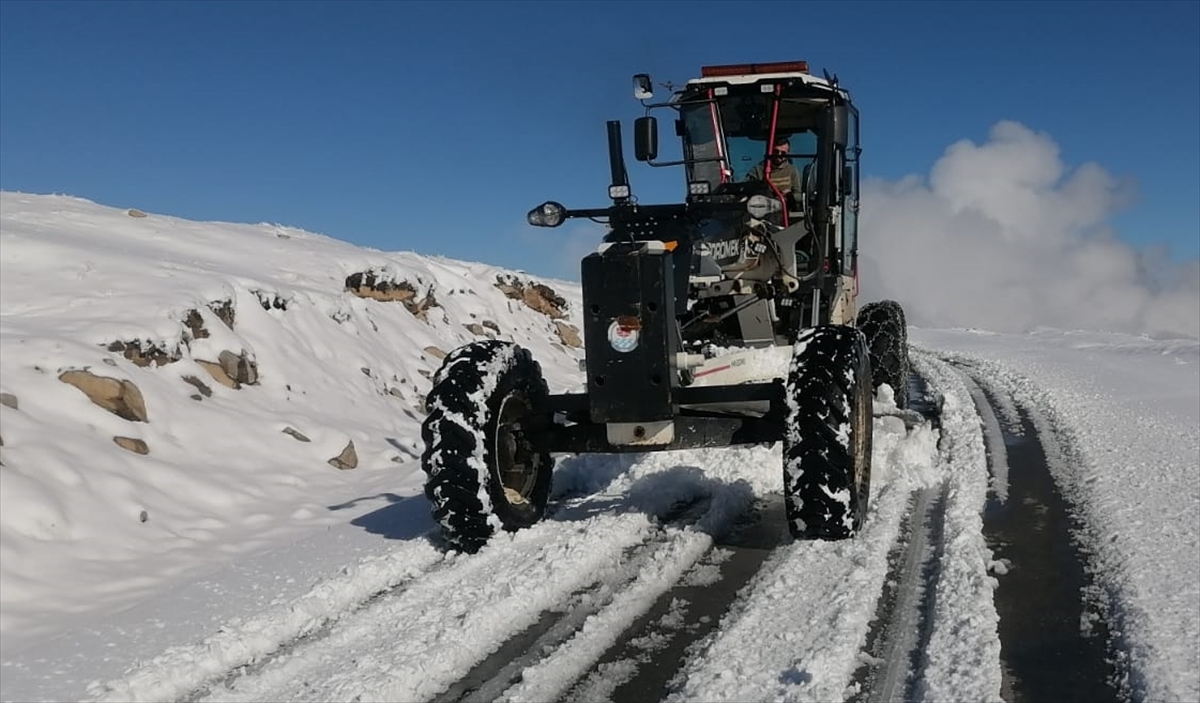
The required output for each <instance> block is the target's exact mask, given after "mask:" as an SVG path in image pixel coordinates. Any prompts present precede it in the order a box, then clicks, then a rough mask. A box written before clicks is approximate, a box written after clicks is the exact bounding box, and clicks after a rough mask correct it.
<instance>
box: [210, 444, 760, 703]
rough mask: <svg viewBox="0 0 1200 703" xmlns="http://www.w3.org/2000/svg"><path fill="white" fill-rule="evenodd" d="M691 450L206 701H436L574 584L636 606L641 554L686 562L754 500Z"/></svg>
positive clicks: (387, 602)
mask: <svg viewBox="0 0 1200 703" xmlns="http://www.w3.org/2000/svg"><path fill="white" fill-rule="evenodd" d="M679 458H680V457H679V456H675V457H671V456H658V457H655V456H652V457H649V458H647V459H645V460H643V461H642V462H641V463H640V464H638V465H636V466H635V467H634V469H633V470H632V471H631V472H630V473H631V475H630V476H624V477H621V478H618V480H617V481H616V482H615V484H616V486H615V487H616V489H618V491H616V492H614V491H612V490H610V492H608V493H603V494H599V495H594V496H590V497H588V498H585V499H580V500H577V501H572V502H571V503H570V504H568V505H566V506H564V507H562V508H561V509H559V510H558V511H557V512H556V513H555V515H554V516H553V519H550V520H548V521H544V522H542V523H539V524H538V525H536V526H534V527H532V528H529V529H526V530H522V531H520V532H518V533H515V534H500V535H497V536H496V538H494V539H493V540H492V541H491V542H490V543H489V544H488V545H487V546H486V547H484V549H482V550H481V551H480V552H479V553H478V554H475V555H471V556H469V557H468V556H457V557H454V558H453V561H454V562H455V563H454V564H453V565H452V566H450V567H449V568H444V569H439V570H436V571H434V572H432V573H429V574H427V575H426V576H424V577H423V578H420V579H418V580H416V581H414V582H413V583H411V584H409V586H408V587H407V588H405V589H403V590H402V591H400V592H397V593H395V594H389V595H387V596H385V597H383V598H381V599H379V601H378V602H377V603H375V604H374V605H373V606H372V607H370V608H368V609H364V610H362V611H360V612H358V613H354V614H353V615H351V616H349V617H346V618H343V619H342V620H341V621H339V622H338V623H337V624H336V626H335V627H333V628H332V629H331V631H330V632H328V633H327V634H326V635H325V636H324V637H322V638H321V639H319V640H315V641H312V642H309V643H303V644H302V645H300V646H298V647H296V648H295V649H294V650H293V651H292V652H289V653H288V654H286V655H283V656H280V657H277V658H276V659H274V660H272V661H271V662H269V663H267V664H266V665H265V666H263V667H261V668H260V669H258V670H256V671H254V672H253V673H252V674H248V675H247V676H244V677H241V678H239V679H237V680H235V681H233V682H232V683H231V684H230V685H228V686H225V687H222V688H219V689H213V690H212V691H210V692H209V694H208V695H207V696H205V697H204V698H201V699H200V700H235V701H236V700H294V701H306V700H427V699H430V698H433V697H435V696H438V695H440V694H442V693H443V692H445V691H446V690H447V687H449V686H451V685H452V684H454V683H455V682H456V681H458V680H460V679H461V678H462V677H463V676H464V675H465V674H466V673H467V672H469V671H470V670H471V669H472V667H474V666H476V665H477V664H479V663H480V662H481V661H484V660H485V659H486V658H487V657H488V656H489V654H490V653H492V652H494V651H495V650H496V649H497V648H498V647H500V646H501V643H503V642H504V641H506V640H508V639H509V638H510V637H512V636H514V635H516V634H518V633H520V632H521V631H523V630H526V629H527V628H529V627H531V626H533V625H535V623H537V621H538V620H539V619H540V618H541V617H542V614H543V613H544V612H546V611H547V610H550V609H553V608H556V607H561V606H562V604H563V603H565V602H568V601H569V599H570V598H571V597H572V594H579V593H581V592H583V591H586V590H587V589H589V588H591V587H599V588H601V589H605V588H607V589H610V590H612V591H614V592H616V593H617V594H618V595H617V597H616V598H614V606H617V607H616V608H614V606H610V607H609V608H608V609H607V610H606V612H610V613H611V612H618V611H620V610H621V608H622V607H624V608H633V609H636V608H637V607H638V603H637V602H636V600H634V601H630V599H629V598H628V593H629V592H630V591H636V589H625V588H624V584H623V581H622V579H623V578H626V575H625V571H626V570H625V569H624V567H623V565H624V564H625V563H626V562H627V561H628V560H629V559H630V553H631V552H642V551H648V552H652V555H651V556H650V557H649V558H648V560H647V561H648V565H647V568H644V569H642V570H640V571H639V572H638V574H637V577H638V578H641V579H644V578H645V577H646V576H647V575H648V574H652V573H655V572H658V573H662V574H667V573H669V572H670V571H671V570H672V569H673V568H686V566H687V565H690V564H691V563H692V562H693V561H694V560H695V559H696V558H698V556H699V554H700V553H702V551H703V550H699V551H698V550H697V549H696V545H698V544H703V543H704V542H705V541H706V540H711V537H709V536H708V535H707V534H706V533H705V531H706V530H710V531H715V530H717V529H719V528H720V526H721V525H722V524H723V523H725V522H728V521H731V520H732V519H734V518H735V517H736V516H737V515H738V514H740V513H741V512H743V511H744V510H745V508H746V507H747V506H748V505H749V504H750V502H751V500H752V496H753V490H752V488H751V487H750V485H749V484H747V483H745V482H744V481H740V480H739V481H734V482H726V481H723V480H721V479H719V478H712V477H709V476H706V475H705V473H704V472H702V471H700V470H699V469H698V468H696V467H693V466H686V465H681V464H680V463H679V461H678V460H679ZM699 500H708V501H709V504H708V507H707V510H706V511H705V512H704V515H703V516H702V517H701V518H700V520H699V522H698V523H697V524H696V525H695V526H687V525H682V526H681V525H675V524H662V523H661V521H660V518H659V517H658V516H661V515H665V514H667V513H668V512H669V511H670V510H671V509H672V508H673V506H675V505H677V504H678V503H679V502H680V501H699ZM681 564H682V565H683V566H682V567H680V566H679V565H681ZM635 616H636V613H633V614H631V615H630V616H629V617H635ZM584 629H587V627H586V625H585V628H584Z"/></svg>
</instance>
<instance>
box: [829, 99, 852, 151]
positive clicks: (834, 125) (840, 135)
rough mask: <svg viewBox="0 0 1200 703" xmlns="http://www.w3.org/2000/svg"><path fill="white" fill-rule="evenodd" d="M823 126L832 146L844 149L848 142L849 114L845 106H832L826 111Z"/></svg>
mask: <svg viewBox="0 0 1200 703" xmlns="http://www.w3.org/2000/svg"><path fill="white" fill-rule="evenodd" d="M825 126H826V128H827V129H828V131H829V135H830V137H831V138H832V139H833V143H834V144H837V145H838V146H841V147H844V146H846V142H848V141H850V113H849V110H847V109H846V106H845V105H833V106H832V107H830V108H828V109H827V110H826V112H825Z"/></svg>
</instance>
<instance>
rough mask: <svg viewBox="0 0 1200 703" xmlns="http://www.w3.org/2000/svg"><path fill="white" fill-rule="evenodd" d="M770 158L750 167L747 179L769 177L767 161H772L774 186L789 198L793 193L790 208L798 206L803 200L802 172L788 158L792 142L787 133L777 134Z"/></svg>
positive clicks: (771, 180)
mask: <svg viewBox="0 0 1200 703" xmlns="http://www.w3.org/2000/svg"><path fill="white" fill-rule="evenodd" d="M772 147H773V148H772V149H771V157H770V159H769V160H768V159H763V160H762V161H761V162H759V163H758V164H757V165H756V166H755V167H754V168H752V169H750V173H748V174H746V181H763V180H766V178H767V163H768V161H769V162H770V166H771V171H770V176H769V178H770V182H771V185H772V186H774V188H775V190H776V191H778V194H779V195H781V196H783V197H784V198H787V196H788V194H791V196H792V197H791V199H790V200H791V203H790V206H789V209H790V208H793V207H798V204H799V203H800V202H801V198H800V172H799V171H797V170H796V167H795V166H793V165H792V162H791V161H790V160H789V159H788V158H787V154H788V153H789V152H790V151H791V150H792V144H791V142H790V141H788V137H787V136H786V135H777V136H776V137H775V143H774V144H773V145H772Z"/></svg>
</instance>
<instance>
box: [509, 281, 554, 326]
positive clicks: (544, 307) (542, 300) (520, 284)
mask: <svg viewBox="0 0 1200 703" xmlns="http://www.w3.org/2000/svg"><path fill="white" fill-rule="evenodd" d="M496 287H497V288H499V289H500V291H501V292H502V293H504V294H505V295H507V296H508V297H510V298H512V299H513V300H520V301H521V302H522V303H525V304H526V305H527V306H529V307H530V308H532V309H533V310H536V311H538V312H540V313H542V314H543V315H545V316H547V317H549V318H550V319H552V320H557V319H560V318H564V317H566V316H567V312H566V309H567V301H566V299H565V298H563V297H562V296H561V295H559V294H558V293H556V292H555V291H554V289H553V288H551V287H550V286H548V285H546V284H544V283H535V282H533V281H528V282H526V281H522V280H521V279H519V278H517V277H516V276H513V275H501V276H497V277H496Z"/></svg>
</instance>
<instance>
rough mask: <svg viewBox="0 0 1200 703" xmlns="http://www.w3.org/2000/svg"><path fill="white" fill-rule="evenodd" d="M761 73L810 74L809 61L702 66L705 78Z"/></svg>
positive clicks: (701, 73) (702, 75)
mask: <svg viewBox="0 0 1200 703" xmlns="http://www.w3.org/2000/svg"><path fill="white" fill-rule="evenodd" d="M760 73H808V62H807V61H778V62H776V63H732V64H725V65H723V66H701V67H700V75H701V77H703V78H715V77H718V76H745V75H757V74H760Z"/></svg>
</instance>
